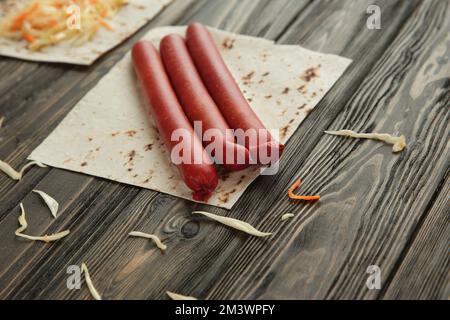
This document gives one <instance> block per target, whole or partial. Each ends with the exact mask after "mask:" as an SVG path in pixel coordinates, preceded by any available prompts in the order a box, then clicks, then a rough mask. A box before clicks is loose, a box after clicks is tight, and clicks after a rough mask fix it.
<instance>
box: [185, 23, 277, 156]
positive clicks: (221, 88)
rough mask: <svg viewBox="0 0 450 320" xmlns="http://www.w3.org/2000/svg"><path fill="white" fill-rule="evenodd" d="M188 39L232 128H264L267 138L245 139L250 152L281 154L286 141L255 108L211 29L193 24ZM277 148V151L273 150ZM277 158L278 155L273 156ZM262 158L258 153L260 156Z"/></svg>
mask: <svg viewBox="0 0 450 320" xmlns="http://www.w3.org/2000/svg"><path fill="white" fill-rule="evenodd" d="M186 43H187V47H188V49H189V53H190V55H191V57H192V59H193V60H194V63H195V65H196V67H197V70H198V72H199V73H200V75H201V77H202V79H203V82H204V84H205V85H206V87H207V88H208V91H209V94H210V95H211V96H212V98H213V99H214V101H215V102H216V104H217V106H218V107H219V109H220V111H221V112H222V114H223V116H224V117H225V119H226V121H227V122H228V124H229V125H230V127H231V128H233V129H243V130H244V131H247V130H251V129H253V130H258V131H259V130H261V131H263V132H265V133H267V135H266V138H264V139H258V140H257V141H254V142H253V143H252V142H249V141H248V140H247V141H246V142H245V146H246V147H247V149H248V150H249V151H250V153H251V155H253V157H254V155H255V153H256V152H257V153H256V154H258V155H260V153H259V151H260V149H262V150H263V151H264V149H265V150H267V153H268V156H269V157H270V156H271V155H276V154H278V155H279V156H281V154H282V152H283V150H284V145H283V144H281V143H279V142H278V141H276V140H275V139H274V138H273V137H272V136H271V135H270V133H269V132H268V131H267V129H266V128H265V126H264V124H263V123H262V122H261V120H260V119H259V118H258V116H257V115H256V114H255V113H254V112H253V110H252V108H251V107H250V105H249V104H248V102H247V99H245V97H244V95H243V94H242V92H241V90H240V88H239V86H238V84H237V83H236V81H235V80H234V78H233V76H232V75H231V72H230V71H229V70H228V68H227V66H226V65H225V62H224V61H223V59H222V56H221V55H220V52H219V50H218V49H217V47H216V45H215V43H214V40H213V38H212V36H211V34H210V33H209V31H208V29H207V28H206V27H205V26H203V25H202V24H200V23H193V24H191V25H190V26H189V27H188V29H187V32H186ZM274 152H275V153H274ZM274 160H278V159H274ZM258 161H259V157H258Z"/></svg>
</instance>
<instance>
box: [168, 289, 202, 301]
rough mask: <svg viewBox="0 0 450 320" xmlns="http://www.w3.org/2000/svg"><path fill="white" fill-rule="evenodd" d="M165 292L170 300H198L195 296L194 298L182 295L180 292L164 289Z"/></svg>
mask: <svg viewBox="0 0 450 320" xmlns="http://www.w3.org/2000/svg"><path fill="white" fill-rule="evenodd" d="M166 294H167V295H168V296H169V297H170V299H172V300H198V299H197V298H194V297H189V296H183V295H182V294H178V293H175V292H170V291H166Z"/></svg>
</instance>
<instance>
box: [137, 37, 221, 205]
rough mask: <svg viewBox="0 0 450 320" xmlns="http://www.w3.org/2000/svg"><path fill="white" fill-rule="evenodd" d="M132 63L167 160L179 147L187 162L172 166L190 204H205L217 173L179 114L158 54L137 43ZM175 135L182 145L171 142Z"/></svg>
mask: <svg viewBox="0 0 450 320" xmlns="http://www.w3.org/2000/svg"><path fill="white" fill-rule="evenodd" d="M132 60H133V64H134V68H135V71H136V73H137V76H138V79H139V81H140V84H141V86H142V89H143V91H144V94H145V97H146V99H147V102H148V104H149V110H150V114H151V115H152V117H153V119H154V120H155V123H156V126H157V128H158V130H159V133H160V135H161V137H162V139H163V141H164V143H165V145H166V147H167V149H168V150H169V152H170V153H171V156H173V152H172V151H173V150H174V149H175V148H178V147H180V143H182V145H181V146H182V148H181V152H180V154H179V155H180V156H181V157H182V159H188V160H187V161H183V162H180V163H176V164H177V167H178V169H179V171H180V174H181V177H182V178H183V181H184V182H185V183H186V185H187V186H188V187H189V188H190V189H192V190H193V191H194V193H193V199H194V200H198V201H206V200H207V199H208V198H209V197H210V196H211V194H212V192H213V191H214V190H215V188H216V187H217V184H218V177H217V172H216V170H215V168H214V166H213V164H212V160H211V159H210V158H209V156H208V154H207V153H206V152H205V150H204V149H203V146H202V144H201V142H200V140H199V139H198V137H197V136H196V135H195V133H194V130H193V128H192V126H191V124H190V122H189V120H188V118H187V117H186V115H185V114H184V112H183V109H182V107H181V105H180V103H179V101H178V99H177V96H176V95H175V92H174V91H173V89H172V86H171V84H170V80H169V77H168V76H167V74H166V72H165V69H164V66H163V63H162V61H161V57H160V55H159V52H158V50H157V49H156V48H155V47H154V46H153V45H152V44H151V43H150V42H147V41H140V42H138V43H136V44H135V45H134V46H133V49H132ZM175 131H176V132H180V133H182V134H183V139H181V140H182V142H180V141H176V140H175V141H174V139H173V134H174V132H175ZM188 140H190V141H188ZM171 159H172V162H174V161H173V158H172V157H171ZM177 161H178V160H177Z"/></svg>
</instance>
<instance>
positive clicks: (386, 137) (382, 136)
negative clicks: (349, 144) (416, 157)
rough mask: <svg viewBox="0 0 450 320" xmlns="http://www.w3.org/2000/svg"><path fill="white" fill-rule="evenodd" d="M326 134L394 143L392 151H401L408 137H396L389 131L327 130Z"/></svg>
mask: <svg viewBox="0 0 450 320" xmlns="http://www.w3.org/2000/svg"><path fill="white" fill-rule="evenodd" d="M325 133H326V134H330V135H334V136H342V137H349V138H356V139H372V140H378V141H382V142H385V143H387V144H392V145H393V147H392V152H394V153H397V152H401V151H403V150H404V149H405V148H406V138H405V136H404V135H402V136H400V137H396V136H393V135H390V134H387V133H357V132H354V131H352V130H339V131H325Z"/></svg>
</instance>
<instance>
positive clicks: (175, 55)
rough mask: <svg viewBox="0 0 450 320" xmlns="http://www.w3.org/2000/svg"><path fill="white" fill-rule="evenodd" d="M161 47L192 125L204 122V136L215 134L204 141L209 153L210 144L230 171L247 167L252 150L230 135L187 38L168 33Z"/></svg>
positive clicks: (218, 161) (163, 57)
mask: <svg viewBox="0 0 450 320" xmlns="http://www.w3.org/2000/svg"><path fill="white" fill-rule="evenodd" d="M159 50H160V53H161V58H162V61H163V64H164V66H165V68H166V71H167V74H168V75H169V78H170V80H171V82H172V86H173V88H174V90H175V92H176V94H177V96H178V99H179V101H180V103H181V105H182V107H183V109H184V112H185V114H186V116H187V117H188V118H189V119H190V121H191V124H194V123H195V125H201V131H202V132H201V135H202V137H206V134H207V133H208V132H209V134H210V135H212V137H210V139H211V140H213V141H205V139H204V141H203V145H204V146H205V149H206V150H207V152H208V148H209V147H208V146H210V147H211V149H212V150H211V156H213V157H215V159H216V163H218V164H223V165H224V166H225V168H226V169H228V170H229V171H238V170H243V169H245V168H247V167H248V166H249V152H248V150H247V149H246V148H245V147H244V146H242V145H239V144H236V143H235V141H234V135H233V134H232V133H231V134H229V135H227V132H229V131H230V127H229V126H228V124H227V122H226V121H225V119H224V117H223V115H222V114H221V113H220V110H219V109H218V108H217V106H216V104H215V102H214V100H213V99H212V98H211V96H210V95H209V93H208V90H207V89H206V87H205V85H204V84H203V81H202V79H201V78H200V75H199V74H198V71H197V69H196V68H195V65H194V62H193V61H192V58H191V56H190V55H189V51H188V49H187V47H186V42H185V40H184V39H183V38H182V37H181V36H179V35H176V34H171V35H168V36H166V37H164V38H163V39H162V41H161V44H160V48H159ZM195 125H194V127H195ZM213 130H214V131H213ZM219 148H220V150H217V149H219Z"/></svg>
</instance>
